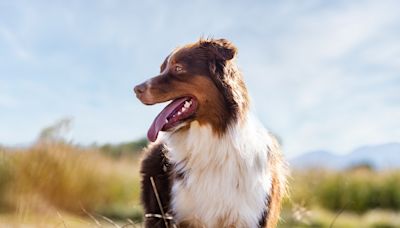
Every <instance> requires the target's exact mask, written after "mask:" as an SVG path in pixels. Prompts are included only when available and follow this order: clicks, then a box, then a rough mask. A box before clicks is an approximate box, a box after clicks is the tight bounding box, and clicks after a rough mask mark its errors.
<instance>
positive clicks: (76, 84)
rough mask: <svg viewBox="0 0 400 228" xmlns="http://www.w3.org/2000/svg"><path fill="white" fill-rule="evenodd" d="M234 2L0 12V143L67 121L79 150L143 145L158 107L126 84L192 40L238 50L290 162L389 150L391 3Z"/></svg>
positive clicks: (392, 122)
mask: <svg viewBox="0 0 400 228" xmlns="http://www.w3.org/2000/svg"><path fill="white" fill-rule="evenodd" d="M210 4H211V3H210ZM242 4H243V3H242V2H232V3H231V4H229V5H226V4H222V3H218V2H216V3H212V5H213V7H211V9H210V7H209V5H208V4H206V3H204V2H200V1H199V2H196V3H195V6H193V5H192V3H180V4H174V3H170V2H168V3H157V2H145V3H140V4H139V3H135V4H134V3H127V2H115V1H103V2H100V3H96V4H95V5H92V4H90V3H83V2H75V3H61V4H60V3H53V4H48V3H47V2H41V3H35V4H30V3H26V2H18V3H15V4H10V5H12V7H10V8H3V9H0V15H6V13H7V12H6V11H7V10H8V11H10V12H12V15H14V16H13V18H12V20H11V19H10V20H7V18H4V20H3V22H2V24H1V26H0V47H2V46H3V47H6V48H8V49H9V50H11V51H10V52H6V53H4V52H3V53H0V59H2V60H4V61H3V62H2V63H0V69H4V73H5V74H7V78H5V79H4V80H3V78H2V81H1V83H3V82H4V83H8V84H9V85H12V86H9V87H8V89H7V90H3V91H2V93H3V94H5V95H1V98H0V105H3V107H6V106H7V105H8V106H7V107H11V106H13V105H14V106H13V108H12V109H11V108H8V109H7V110H6V111H3V112H2V117H3V119H2V121H0V142H5V143H8V142H9V143H18V142H26V141H29V140H32V139H33V138H34V137H35V136H36V134H37V132H38V131H39V129H40V128H41V127H43V126H45V125H48V124H50V123H51V122H53V121H54V120H56V119H59V118H62V117H65V116H71V115H72V116H73V117H74V120H75V124H74V129H73V131H72V136H73V137H74V139H75V140H76V141H78V142H84V143H91V142H93V141H97V142H118V141H123V140H129V139H132V138H138V137H141V136H144V135H145V133H146V131H147V127H148V125H149V124H150V123H151V121H152V118H153V117H154V116H155V115H156V113H157V111H159V110H160V108H161V106H156V107H148V106H142V105H141V104H140V103H139V102H138V101H136V99H135V98H134V96H133V94H132V91H131V87H132V86H133V85H134V84H136V83H139V82H140V81H142V80H144V79H145V78H147V77H150V76H151V75H154V74H156V73H157V70H158V66H159V64H160V63H161V61H162V60H163V58H164V56H165V55H166V54H167V53H168V52H169V51H170V50H171V49H172V48H174V47H175V46H178V45H181V44H182V43H184V42H190V41H193V40H195V39H197V38H198V37H199V36H200V35H206V36H207V35H213V36H214V37H219V36H224V37H227V38H229V39H232V40H233V41H235V43H236V44H237V45H238V47H239V64H240V67H241V69H243V71H244V73H245V78H246V81H247V82H248V86H249V88H250V90H251V91H250V92H251V94H252V95H253V99H254V101H255V102H254V103H255V104H254V105H255V106H256V108H257V113H258V114H259V116H260V118H261V120H262V121H263V122H264V123H265V124H266V125H267V126H269V127H271V129H272V130H273V131H274V132H276V133H277V134H279V135H280V137H281V138H282V139H283V142H284V146H285V150H286V151H287V153H288V154H289V155H290V156H293V155H295V154H298V153H302V152H304V151H306V150H312V149H320V148H323V149H330V150H333V151H335V152H340V153H343V152H347V151H349V150H351V149H352V148H354V147H358V146H360V145H363V144H369V143H378V142H385V141H396V139H397V141H398V139H399V138H400V132H399V130H397V129H400V126H399V121H397V119H396V116H399V106H398V103H399V102H400V97H399V96H400V95H399V93H398V92H397V91H399V90H400V88H399V87H400V81H399V76H398V72H399V67H400V46H399V41H398V40H400V33H399V32H397V31H399V30H398V28H399V26H400V22H399V21H400V15H399V14H398V12H397V11H398V10H397V9H398V8H399V7H400V4H399V3H398V2H397V1H379V2H378V1H372V0H370V1H364V2H362V3H361V2H356V1H352V2H349V1H339V2H331V3H327V2H326V1H308V2H307V3H306V4H305V3H304V2H302V3H300V2H280V3H257V5H256V6H250V7H248V8H249V9H246V10H244V9H243V5H242ZM193 7H195V8H197V9H201V10H197V11H193ZM204 12H207V14H205V13H204ZM182 18H184V19H182ZM0 19H2V16H0ZM3 42H4V43H3ZM8 49H7V50H8ZM10 53H13V54H12V56H11V54H10ZM21 59H22V60H25V61H24V62H23V63H21V62H20V61H19V60H21ZM32 59H34V60H35V61H34V62H33V63H32V61H27V60H32ZM1 64H3V65H1ZM1 73H3V72H1ZM0 77H2V76H0ZM16 104H18V105H16ZM20 104H24V105H20ZM396 104H397V105H396ZM26 113H29V114H30V115H29V119H27V118H26ZM7 128H8V129H11V128H13V131H11V133H10V131H9V130H5V129H7Z"/></svg>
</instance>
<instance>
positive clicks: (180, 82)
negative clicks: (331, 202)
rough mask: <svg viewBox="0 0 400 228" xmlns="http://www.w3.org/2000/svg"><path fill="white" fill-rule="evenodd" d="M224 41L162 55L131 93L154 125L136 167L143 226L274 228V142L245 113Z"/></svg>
mask: <svg viewBox="0 0 400 228" xmlns="http://www.w3.org/2000/svg"><path fill="white" fill-rule="evenodd" d="M236 55H237V49H236V47H235V46H234V45H233V44H232V43H231V42H229V41H228V40H226V39H201V40H199V41H197V42H195V43H192V44H188V45H185V46H183V47H180V48H178V49H176V50H174V51H173V52H172V53H171V54H169V55H168V56H167V57H166V59H165V60H164V62H163V63H162V65H161V68H160V74H159V75H158V76H156V77H153V78H151V79H149V80H147V81H146V82H144V83H142V84H140V85H137V86H136V87H135V88H134V91H135V93H136V96H137V98H138V99H139V100H140V101H141V102H142V103H144V104H146V105H153V104H157V103H162V102H167V101H171V102H170V103H169V104H168V105H167V106H166V107H165V108H164V109H163V110H162V111H161V112H160V113H159V114H158V115H157V117H156V118H155V119H154V121H153V123H152V124H151V126H150V128H149V130H148V132H147V137H148V139H149V140H150V141H151V142H152V143H151V144H150V145H149V147H148V148H147V149H146V151H145V154H144V158H143V160H142V163H141V175H142V176H141V177H142V180H141V187H142V189H141V200H142V203H143V206H144V212H145V226H146V227H151V228H153V227H216V228H220V227H246V228H247V227H268V228H270V227H275V226H276V224H277V221H278V218H279V212H280V204H281V200H282V196H283V195H284V193H285V188H286V167H285V162H284V161H283V159H282V155H281V152H280V149H279V145H278V143H277V140H276V139H275V138H274V137H273V136H272V135H271V134H270V133H269V132H268V131H267V130H266V129H265V128H264V127H263V126H262V125H261V124H260V123H259V122H258V121H257V119H256V118H255V117H254V116H252V115H251V112H250V110H249V107H250V105H249V95H248V93H247V89H246V86H245V83H244V81H243V78H242V75H241V72H240V71H239V70H238V68H237V66H236V64H235V61H234V59H235V56H236Z"/></svg>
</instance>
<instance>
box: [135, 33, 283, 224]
mask: <svg viewBox="0 0 400 228" xmlns="http://www.w3.org/2000/svg"><path fill="white" fill-rule="evenodd" d="M236 54H237V49H236V47H235V46H234V45H233V44H232V43H230V42H229V41H227V40H225V39H206V40H200V41H198V42H196V43H193V44H189V45H186V46H184V47H182V48H180V49H178V50H177V51H175V52H173V53H171V54H170V55H169V56H168V57H167V58H166V59H165V60H164V62H163V64H162V65H161V67H160V72H161V73H160V75H158V76H156V77H154V78H152V79H151V86H149V85H148V83H143V84H141V85H139V86H137V87H135V92H136V94H137V97H138V98H139V99H140V100H141V101H142V102H143V103H145V104H149V105H150V104H156V103H161V102H165V101H169V100H173V99H176V98H180V97H186V96H190V97H194V98H195V99H196V100H197V102H198V109H197V111H196V113H195V114H194V115H193V116H191V117H190V118H189V119H188V120H186V121H187V122H190V121H192V120H196V121H198V123H199V124H200V125H202V124H210V125H211V126H212V128H213V130H214V132H215V133H217V135H222V134H224V133H225V132H226V129H227V127H228V126H229V125H230V124H240V123H241V120H243V118H244V117H245V114H246V113H247V112H248V109H249V95H248V92H247V89H246V86H245V84H244V81H243V79H242V76H241V73H240V71H239V70H238V69H237V68H236V65H235V63H234V62H233V59H234V57H235V56H236ZM177 67H179V68H180V69H182V70H180V71H178V70H177ZM188 128H189V125H187V126H185V127H183V128H180V129H179V130H177V131H176V132H174V133H176V134H184V133H185V131H186V130H187V129H188ZM199 146H200V145H199ZM269 150H270V151H269V159H268V162H269V163H268V164H267V165H268V167H269V169H270V171H271V173H272V187H271V193H270V195H269V196H268V199H266V200H267V203H266V205H267V207H266V209H265V211H264V213H263V216H262V218H261V220H260V223H259V226H260V227H267V228H273V227H276V224H277V222H278V219H279V213H280V203H281V200H282V197H283V196H284V194H285V192H286V181H285V175H286V173H285V171H286V167H285V164H284V162H283V159H282V157H281V153H280V151H279V145H278V143H277V142H275V143H274V145H273V146H272V147H271V148H269ZM165 152H166V148H165V147H164V146H163V145H161V144H158V145H152V146H150V148H149V149H148V150H147V151H146V154H145V158H144V159H143V161H142V167H141V174H142V196H141V199H142V203H143V205H144V210H145V213H156V214H160V213H161V212H160V209H159V207H158V204H157V202H156V200H155V195H154V192H153V189H152V188H151V183H150V177H154V179H155V182H156V185H157V190H158V191H159V193H160V198H161V201H162V205H163V207H164V210H165V211H166V212H168V213H170V214H172V215H173V212H172V211H171V208H170V205H169V204H170V201H171V199H170V198H171V196H170V193H171V184H172V182H173V181H175V180H176V179H180V180H182V179H184V176H185V175H186V173H184V172H180V171H177V170H174V164H170V163H169V161H168V160H167V158H166V157H165V156H164V153H165ZM238 168H240V167H238ZM170 224H172V223H170ZM220 224H221V227H235V226H236V227H240V225H238V224H226V223H225V220H224V219H223V218H221V221H220ZM145 226H146V227H165V226H164V223H163V221H162V219H154V218H149V219H146V223H145ZM179 227H201V221H181V223H180V224H179Z"/></svg>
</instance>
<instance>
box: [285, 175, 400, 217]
mask: <svg viewBox="0 0 400 228" xmlns="http://www.w3.org/2000/svg"><path fill="white" fill-rule="evenodd" d="M291 189H292V199H293V201H295V202H303V203H305V204H306V205H310V206H319V207H322V208H326V209H329V210H332V211H338V210H346V211H352V212H356V213H365V212H366V211H368V210H371V209H376V208H380V209H386V210H400V172H399V171H385V172H375V171H373V170H371V169H353V170H347V171H344V172H328V171H324V170H308V171H302V172H296V175H295V176H294V178H293V181H292V184H291Z"/></svg>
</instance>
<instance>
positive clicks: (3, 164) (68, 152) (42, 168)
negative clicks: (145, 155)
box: [0, 143, 141, 221]
mask: <svg viewBox="0 0 400 228" xmlns="http://www.w3.org/2000/svg"><path fill="white" fill-rule="evenodd" d="M138 182H139V180H138V170H137V161H136V160H133V159H124V158H121V159H117V160H116V159H111V158H108V157H105V156H104V155H102V154H101V153H99V152H98V151H96V150H91V149H81V148H78V147H74V146H71V145H68V144H64V143H45V144H37V145H35V146H33V147H31V148H28V149H20V150H7V151H5V150H3V151H1V152H0V193H1V195H0V210H1V211H0V212H3V213H7V214H12V216H11V217H13V218H18V221H25V220H27V221H29V220H31V218H35V217H36V216H35V214H41V215H48V217H49V218H54V221H58V220H59V216H58V214H59V213H55V212H62V213H68V214H71V215H72V214H73V215H76V216H86V217H87V216H88V213H90V214H93V215H95V216H97V217H100V218H103V220H106V219H105V218H110V219H112V220H114V219H124V220H126V219H130V220H132V221H138V220H140V219H141V208H140V207H139V199H138V196H139V186H138ZM55 215H57V216H55ZM69 217H71V216H69ZM43 218H47V217H46V216H44V217H43ZM3 219H4V218H3ZM45 220H46V221H51V220H52V219H45ZM0 221H1V220H0Z"/></svg>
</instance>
